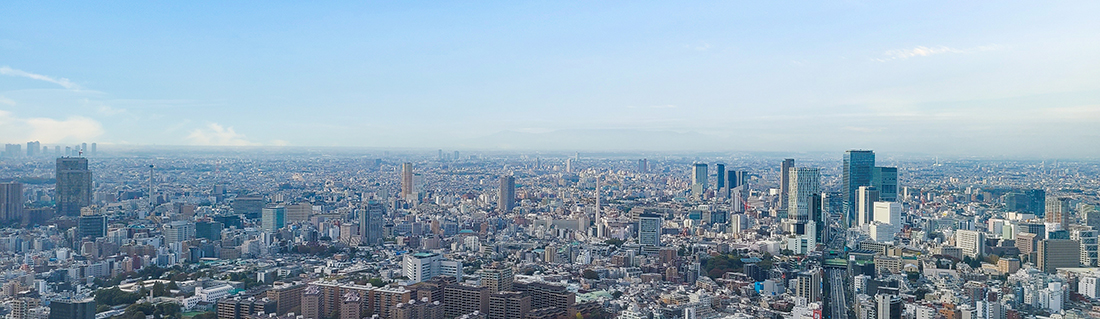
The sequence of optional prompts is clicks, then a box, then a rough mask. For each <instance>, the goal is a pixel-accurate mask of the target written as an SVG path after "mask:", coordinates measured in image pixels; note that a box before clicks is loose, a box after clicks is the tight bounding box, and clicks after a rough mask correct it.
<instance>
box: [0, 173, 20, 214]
mask: <svg viewBox="0 0 1100 319" xmlns="http://www.w3.org/2000/svg"><path fill="white" fill-rule="evenodd" d="M23 202H24V200H23V184H22V183H19V182H10V183H0V219H3V220H5V221H9V220H20V219H22V218H23Z"/></svg>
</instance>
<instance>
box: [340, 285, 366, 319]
mask: <svg viewBox="0 0 1100 319" xmlns="http://www.w3.org/2000/svg"><path fill="white" fill-rule="evenodd" d="M363 308H364V307H363V297H362V296H360V295H359V294H358V293H356V292H354V291H348V292H345V293H344V295H343V296H341V297H340V319H363V317H364V316H362V315H360V312H361V310H363Z"/></svg>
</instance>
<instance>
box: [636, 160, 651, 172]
mask: <svg viewBox="0 0 1100 319" xmlns="http://www.w3.org/2000/svg"><path fill="white" fill-rule="evenodd" d="M638 173H642V174H645V173H649V160H647V159H644V158H643V159H640V160H638Z"/></svg>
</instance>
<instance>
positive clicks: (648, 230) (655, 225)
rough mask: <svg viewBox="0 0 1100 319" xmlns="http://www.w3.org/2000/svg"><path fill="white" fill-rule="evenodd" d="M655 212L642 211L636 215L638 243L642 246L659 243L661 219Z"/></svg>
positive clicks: (658, 244)
mask: <svg viewBox="0 0 1100 319" xmlns="http://www.w3.org/2000/svg"><path fill="white" fill-rule="evenodd" d="M663 220H664V219H663V218H661V216H660V215H657V214H649V213H644V214H641V215H639V216H638V243H639V244H642V245H643V246H660V245H661V221H663Z"/></svg>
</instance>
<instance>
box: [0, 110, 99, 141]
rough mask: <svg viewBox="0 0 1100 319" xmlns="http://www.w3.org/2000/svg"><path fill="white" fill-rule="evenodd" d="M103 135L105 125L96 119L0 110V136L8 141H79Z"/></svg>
mask: <svg viewBox="0 0 1100 319" xmlns="http://www.w3.org/2000/svg"><path fill="white" fill-rule="evenodd" d="M100 135H103V126H102V125H100V123H99V122H98V121H96V120H93V119H90V118H86V117H82V116H73V117H69V118H66V119H64V120H58V119H52V118H45V117H32V118H20V117H16V116H14V115H12V113H10V112H7V111H0V136H3V137H4V142H6V143H22V142H26V141H39V142H42V143H59V142H79V141H87V140H91V139H93V138H95V137H98V136H100Z"/></svg>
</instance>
